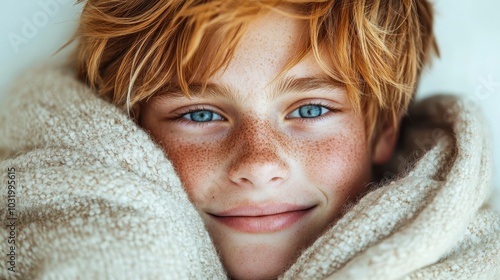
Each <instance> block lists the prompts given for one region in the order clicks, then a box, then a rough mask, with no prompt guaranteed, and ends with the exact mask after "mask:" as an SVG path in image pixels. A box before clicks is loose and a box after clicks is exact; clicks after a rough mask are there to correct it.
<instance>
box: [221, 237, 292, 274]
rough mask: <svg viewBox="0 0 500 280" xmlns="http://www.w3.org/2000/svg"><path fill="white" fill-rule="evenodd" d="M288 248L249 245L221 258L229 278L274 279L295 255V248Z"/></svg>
mask: <svg viewBox="0 0 500 280" xmlns="http://www.w3.org/2000/svg"><path fill="white" fill-rule="evenodd" d="M287 249H288V250H287ZM290 249H291V248H285V249H284V250H283V249H282V248H276V247H273V246H267V245H259V246H249V247H246V248H239V249H236V250H235V253H236V252H238V251H240V253H238V254H232V255H233V256H234V257H232V258H231V259H227V258H226V259H223V262H224V265H225V266H226V269H227V270H228V273H229V275H230V276H231V279H237V280H246V279H252V280H262V279H276V278H278V276H279V275H281V274H282V273H283V272H284V271H285V270H286V269H287V268H288V267H289V265H290V264H291V263H290V262H291V260H294V259H295V257H296V252H295V250H293V251H292V250H290ZM294 249H295V248H294ZM241 251H244V252H241ZM290 251H292V252H290ZM230 255H231V254H230ZM226 256H227V255H226ZM229 257H231V256H229Z"/></svg>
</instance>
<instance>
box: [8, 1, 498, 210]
mask: <svg viewBox="0 0 500 280" xmlns="http://www.w3.org/2000/svg"><path fill="white" fill-rule="evenodd" d="M74 2H75V1H73V0H23V1H2V3H1V4H0V62H1V66H0V100H1V97H2V96H3V95H4V94H5V91H6V89H7V87H8V85H9V83H10V82H11V80H12V79H13V78H14V77H15V76H16V75H19V74H20V73H21V72H22V71H23V70H25V69H27V68H29V67H30V66H32V65H34V64H38V63H44V62H47V61H49V60H62V59H63V58H64V57H65V56H66V55H67V54H68V53H69V52H68V51H69V49H66V50H65V51H63V52H61V53H59V54H57V55H55V56H54V55H53V54H54V53H55V51H56V50H58V49H59V47H61V46H62V45H63V44H64V43H66V42H67V41H68V39H69V38H70V37H71V35H72V34H73V32H74V30H75V28H76V25H77V21H78V14H79V11H80V10H81V5H74ZM433 2H434V3H435V8H436V26H435V32H436V34H437V37H438V42H439V45H440V49H441V58H440V59H439V60H435V61H434V63H433V65H432V67H431V68H430V69H427V70H426V71H425V73H424V75H423V78H422V81H421V84H420V89H419V92H418V95H417V96H418V98H422V97H424V96H428V95H432V94H436V93H453V94H461V95H464V96H466V98H467V99H468V100H469V101H471V102H475V104H477V105H478V106H479V107H480V108H481V109H482V111H483V112H484V114H485V116H486V119H487V121H488V125H489V127H490V129H491V134H492V137H493V143H494V145H493V146H494V162H495V167H494V177H493V184H494V186H495V190H496V193H495V194H494V196H493V200H494V203H493V204H494V205H495V207H496V208H497V209H498V210H500V125H499V122H500V31H499V29H500V15H499V14H498V12H499V11H500V1H498V0H475V1H472V0H434V1H433ZM0 102H1V101H0Z"/></svg>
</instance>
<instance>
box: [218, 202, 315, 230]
mask: <svg viewBox="0 0 500 280" xmlns="http://www.w3.org/2000/svg"><path fill="white" fill-rule="evenodd" d="M314 208H315V206H312V207H308V208H302V209H297V210H289V211H283V212H276V213H273V212H274V211H269V212H270V213H269V214H262V215H258V214H244V213H243V212H251V213H255V212H261V211H254V210H251V211H245V210H238V209H237V210H234V211H229V213H227V212H226V213H224V214H218V215H215V214H210V216H211V217H212V218H213V219H214V220H216V221H217V222H219V223H221V224H223V225H224V226H227V227H229V228H231V229H233V230H236V231H240V232H246V233H271V232H277V231H281V230H285V229H287V228H289V227H291V226H292V225H294V224H296V223H297V222H299V221H300V220H302V219H303V218H305V217H306V216H307V215H308V214H309V213H311V212H312V209H314ZM231 212H232V213H241V214H232V213H231ZM263 212H266V211H263Z"/></svg>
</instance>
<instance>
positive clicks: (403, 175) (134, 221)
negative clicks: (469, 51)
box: [0, 68, 500, 279]
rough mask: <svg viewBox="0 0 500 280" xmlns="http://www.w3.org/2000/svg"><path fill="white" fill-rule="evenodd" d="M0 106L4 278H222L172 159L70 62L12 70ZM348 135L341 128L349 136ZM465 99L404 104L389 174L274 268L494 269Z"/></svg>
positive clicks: (479, 133)
mask: <svg viewBox="0 0 500 280" xmlns="http://www.w3.org/2000/svg"><path fill="white" fill-rule="evenodd" d="M5 104H6V106H5V108H3V109H2V111H1V113H0V135H1V136H0V156H2V157H3V159H2V161H1V163H0V170H2V174H1V178H2V179H1V184H2V185H1V188H0V196H1V200H0V201H1V202H0V215H1V218H2V225H6V224H8V222H9V220H7V217H9V215H8V214H9V213H7V195H8V193H7V191H8V188H7V186H8V176H7V169H8V168H11V167H14V168H15V176H16V178H15V181H16V189H15V197H16V208H15V211H16V212H15V215H16V217H17V220H16V229H15V230H16V237H15V240H16V249H15V252H16V264H15V265H16V267H15V269H16V272H15V273H13V272H10V271H8V270H7V268H8V267H10V265H9V264H8V263H7V262H6V260H7V257H6V254H7V253H8V252H9V245H10V244H7V241H6V240H7V239H8V237H9V234H10V230H9V229H7V227H5V226H3V227H2V228H1V231H0V238H1V240H2V243H1V244H0V248H1V252H2V255H3V256H4V257H3V258H2V262H0V269H1V271H0V277H1V278H2V279H3V278H9V279H138V278H140V279H225V278H227V276H226V274H225V271H224V269H223V267H222V265H221V262H220V260H219V257H218V256H217V253H216V251H215V247H214V246H213V244H212V243H211V241H210V237H209V235H208V233H207V231H206V230H205V229H204V226H203V222H202V220H201V218H200V217H199V215H198V213H197V212H196V210H195V209H194V207H193V206H192V205H191V203H190V202H189V199H188V197H187V195H186V193H185V192H184V190H183V189H182V185H181V183H180V181H179V179H178V177H177V176H176V174H175V172H174V170H173V168H172V165H171V164H170V162H169V161H168V160H167V159H166V158H165V156H164V154H163V152H162V150H161V148H159V147H158V146H157V145H156V144H155V143H154V142H153V141H152V140H151V138H150V137H149V136H148V135H147V134H146V133H145V132H144V131H143V130H141V129H140V128H139V127H138V126H137V125H136V124H135V123H134V122H133V121H132V120H130V118H129V117H128V116H127V115H126V114H124V113H123V112H121V111H120V110H118V109H117V108H116V107H114V106H113V105H111V104H109V103H107V102H106V101H104V100H102V99H100V98H99V97H97V96H96V95H95V94H94V93H93V92H92V91H91V90H90V89H88V88H87V87H86V86H85V85H84V84H82V83H80V82H79V81H77V80H76V79H75V78H74V73H73V72H72V71H71V69H70V68H56V69H52V70H46V69H45V70H39V71H34V72H33V73H31V74H30V75H27V76H26V77H25V78H23V79H21V80H19V81H18V83H17V86H16V87H14V88H13V90H12V91H11V92H10V93H9V96H8V99H7V100H6V101H5ZM353 141H355V139H353ZM489 148H490V147H489V143H488V137H486V134H485V131H484V128H483V126H482V122H481V119H480V118H478V117H477V112H476V111H475V110H474V108H468V107H466V106H464V105H463V104H462V103H461V102H460V101H459V100H456V99H455V98H452V97H444V96H442V97H435V98H432V99H428V100H425V101H423V102H420V103H418V104H417V105H415V106H413V108H412V110H411V111H410V114H409V118H408V120H406V121H405V123H404V129H403V131H402V139H401V147H400V149H399V150H398V152H397V153H396V155H395V156H394V161H393V163H392V167H390V168H389V167H388V169H385V170H384V172H383V174H384V175H385V176H386V177H391V178H392V179H391V180H385V181H384V182H382V183H380V184H377V185H374V186H371V187H373V191H371V192H370V193H368V194H367V195H366V196H365V197H363V198H362V199H361V200H360V201H359V202H358V203H357V204H355V205H352V206H349V207H348V208H347V207H346V214H345V215H344V216H343V218H341V219H340V220H339V221H338V222H336V223H335V224H334V225H332V227H331V228H329V229H328V230H327V231H326V232H325V233H324V234H323V235H322V236H321V237H320V238H319V239H318V240H317V241H316V242H315V243H314V244H313V245H312V246H310V247H309V248H307V249H306V250H305V251H304V252H303V254H302V255H301V256H300V257H299V259H298V260H297V261H296V263H295V264H293V265H292V266H291V267H290V269H289V270H288V271H286V272H285V273H284V274H283V275H282V278H283V279H500V218H499V215H498V214H497V213H496V212H493V211H491V210H489V209H488V207H487V206H485V202H486V201H487V199H488V196H489V194H490V191H491V189H490V177H491V172H492V170H491V168H492V163H491V152H490V150H489Z"/></svg>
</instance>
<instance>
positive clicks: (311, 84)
mask: <svg viewBox="0 0 500 280" xmlns="http://www.w3.org/2000/svg"><path fill="white" fill-rule="evenodd" d="M340 87H342V84H341V83H340V82H338V81H335V80H332V79H331V78H329V77H327V76H318V77H301V78H297V77H295V76H291V77H284V78H280V79H278V80H276V81H275V82H273V83H272V84H271V85H270V87H269V88H270V90H269V92H270V94H271V98H273V99H276V98H278V97H279V96H281V95H284V94H286V93H290V92H308V91H314V90H325V89H327V90H334V89H336V88H340ZM188 90H189V95H190V96H192V97H199V96H203V97H222V98H226V99H229V100H232V101H236V100H235V99H239V98H240V96H239V95H237V94H234V92H236V91H235V90H234V89H232V88H231V87H229V86H225V85H221V84H216V83H207V84H206V85H205V86H203V84H201V83H193V84H191V85H189V88H188ZM266 93H267V91H266ZM167 96H168V97H185V96H186V95H185V94H184V92H183V91H182V90H181V88H180V86H178V85H175V84H169V85H166V86H165V87H164V88H163V89H162V90H161V93H160V98H161V97H167Z"/></svg>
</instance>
